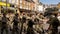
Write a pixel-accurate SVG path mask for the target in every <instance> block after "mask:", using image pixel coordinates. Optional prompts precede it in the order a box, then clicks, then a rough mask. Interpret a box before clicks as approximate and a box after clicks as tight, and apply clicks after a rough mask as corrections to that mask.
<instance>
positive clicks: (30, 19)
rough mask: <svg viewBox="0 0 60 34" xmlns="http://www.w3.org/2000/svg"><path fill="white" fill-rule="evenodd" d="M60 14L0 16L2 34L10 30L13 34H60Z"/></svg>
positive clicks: (11, 14) (24, 13) (10, 14)
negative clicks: (59, 31)
mask: <svg viewBox="0 0 60 34" xmlns="http://www.w3.org/2000/svg"><path fill="white" fill-rule="evenodd" d="M59 18H60V13H58V14H51V15H50V16H44V14H43V13H35V14H33V13H31V14H30V13H26V12H22V13H20V15H19V14H18V13H16V14H13V13H8V14H5V13H3V14H2V16H0V25H1V34H3V32H4V30H6V34H8V32H9V31H8V29H9V30H10V31H12V32H11V33H12V34H15V32H16V34H59V33H58V27H59V26H60V23H59V21H60V19H59Z"/></svg>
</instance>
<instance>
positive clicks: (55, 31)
mask: <svg viewBox="0 0 60 34" xmlns="http://www.w3.org/2000/svg"><path fill="white" fill-rule="evenodd" d="M49 23H50V25H51V26H52V28H51V29H52V34H58V26H59V20H58V19H57V14H54V15H53V17H52V16H51V17H50V20H49Z"/></svg>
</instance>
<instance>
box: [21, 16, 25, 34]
mask: <svg viewBox="0 0 60 34" xmlns="http://www.w3.org/2000/svg"><path fill="white" fill-rule="evenodd" d="M24 23H26V17H24V16H23V17H22V20H21V29H20V34H22V30H23V24H24Z"/></svg>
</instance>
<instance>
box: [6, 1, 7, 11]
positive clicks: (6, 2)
mask: <svg viewBox="0 0 60 34" xmlns="http://www.w3.org/2000/svg"><path fill="white" fill-rule="evenodd" d="M6 12H7V0H6Z"/></svg>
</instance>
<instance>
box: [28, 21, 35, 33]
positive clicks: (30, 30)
mask: <svg viewBox="0 0 60 34" xmlns="http://www.w3.org/2000/svg"><path fill="white" fill-rule="evenodd" d="M33 25H34V22H33V21H32V20H29V21H28V28H27V34H34V31H33Z"/></svg>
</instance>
